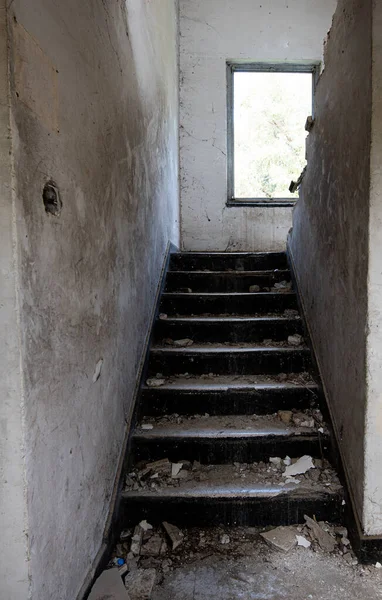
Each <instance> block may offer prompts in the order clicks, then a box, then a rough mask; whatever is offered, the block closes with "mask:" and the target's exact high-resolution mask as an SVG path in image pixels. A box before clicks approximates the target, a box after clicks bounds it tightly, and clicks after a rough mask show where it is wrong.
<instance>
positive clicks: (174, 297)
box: [160, 292, 297, 316]
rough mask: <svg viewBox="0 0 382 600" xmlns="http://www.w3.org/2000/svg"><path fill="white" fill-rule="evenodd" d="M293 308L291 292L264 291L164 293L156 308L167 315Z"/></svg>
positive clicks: (255, 313)
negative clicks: (158, 307) (158, 306)
mask: <svg viewBox="0 0 382 600" xmlns="http://www.w3.org/2000/svg"><path fill="white" fill-rule="evenodd" d="M290 309H294V310H296V309H297V298H296V294H295V293H294V292H289V293H284V294H280V293H278V292H264V293H250V292H248V293H226V294H223V293H215V294H211V293H199V294H192V293H191V294H190V293H164V294H163V295H162V299H161V303H160V312H161V313H164V314H167V315H169V316H177V315H184V316H191V315H206V316H211V315H239V314H241V315H250V316H261V315H262V314H270V313H276V314H280V313H284V311H285V310H290Z"/></svg>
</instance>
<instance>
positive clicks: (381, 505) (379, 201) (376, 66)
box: [364, 0, 382, 535]
mask: <svg viewBox="0 0 382 600" xmlns="http://www.w3.org/2000/svg"><path fill="white" fill-rule="evenodd" d="M372 59H373V60H372V84H373V87H372V119H371V155H370V219H369V273H368V286H367V293H368V323H367V329H366V331H367V334H368V336H367V407H366V433H365V436H366V437H365V441H366V447H365V492H364V528H365V532H366V533H367V534H369V535H382V472H381V462H382V377H381V365H382V296H381V290H382V267H381V256H382V167H381V165H382V144H381V140H382V6H381V3H380V2H378V1H377V0H373V25H372Z"/></svg>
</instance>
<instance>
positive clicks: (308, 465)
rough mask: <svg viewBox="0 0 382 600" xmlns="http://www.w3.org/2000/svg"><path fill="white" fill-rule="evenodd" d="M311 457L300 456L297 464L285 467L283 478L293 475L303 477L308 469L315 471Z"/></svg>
mask: <svg viewBox="0 0 382 600" xmlns="http://www.w3.org/2000/svg"><path fill="white" fill-rule="evenodd" d="M315 468H316V467H315V466H314V464H313V459H312V457H311V456H302V457H301V458H299V459H298V461H297V462H295V463H294V464H291V465H289V466H287V468H286V469H285V471H284V473H283V477H293V476H294V475H303V474H304V473H306V472H307V471H309V470H310V469H315Z"/></svg>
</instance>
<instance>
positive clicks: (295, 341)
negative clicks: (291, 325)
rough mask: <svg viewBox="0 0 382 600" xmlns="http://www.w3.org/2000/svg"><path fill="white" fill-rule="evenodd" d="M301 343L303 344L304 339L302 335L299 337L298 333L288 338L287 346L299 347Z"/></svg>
mask: <svg viewBox="0 0 382 600" xmlns="http://www.w3.org/2000/svg"><path fill="white" fill-rule="evenodd" d="M303 343H304V338H303V337H302V335H299V334H298V333H295V334H294V335H289V336H288V344H289V345H290V346H301V344H303Z"/></svg>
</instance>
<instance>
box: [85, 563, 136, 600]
mask: <svg viewBox="0 0 382 600" xmlns="http://www.w3.org/2000/svg"><path fill="white" fill-rule="evenodd" d="M129 599H130V600H131V597H130V595H129V594H128V592H127V590H126V588H125V586H124V585H123V581H122V579H121V575H120V574H119V571H118V569H109V570H108V571H104V572H103V573H102V574H101V575H100V576H99V577H98V579H97V581H96V582H95V584H94V586H93V588H92V591H91V592H90V596H89V600H129Z"/></svg>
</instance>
